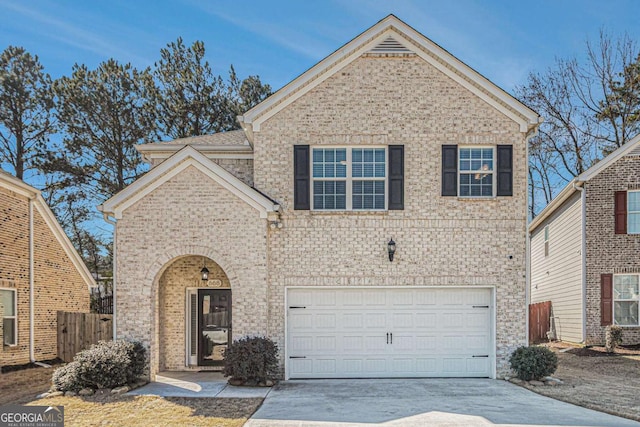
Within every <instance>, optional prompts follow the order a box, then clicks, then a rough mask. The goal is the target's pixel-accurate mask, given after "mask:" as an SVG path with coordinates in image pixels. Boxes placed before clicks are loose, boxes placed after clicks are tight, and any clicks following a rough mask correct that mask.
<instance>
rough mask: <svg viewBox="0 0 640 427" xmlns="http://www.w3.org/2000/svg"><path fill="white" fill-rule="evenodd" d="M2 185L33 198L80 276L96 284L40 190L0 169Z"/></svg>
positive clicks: (89, 285)
mask: <svg viewBox="0 0 640 427" xmlns="http://www.w3.org/2000/svg"><path fill="white" fill-rule="evenodd" d="M0 186H1V187H4V188H6V189H7V190H10V191H13V192H14V193H16V194H19V195H21V196H24V197H27V198H29V199H31V200H33V205H34V206H35V208H36V209H37V210H38V212H39V213H40V216H41V217H42V219H44V221H45V223H46V224H47V226H48V227H49V229H50V230H51V232H52V233H53V235H54V236H55V238H56V240H57V241H58V243H59V244H60V246H61V247H62V249H63V250H64V252H65V254H66V255H67V256H68V257H69V260H70V261H71V263H72V264H73V266H74V267H75V268H76V270H78V273H80V276H81V277H82V278H83V280H84V282H85V283H86V284H87V287H88V288H89V287H92V286H96V282H95V280H94V278H93V276H92V275H91V272H90V271H89V269H88V268H87V266H86V264H85V263H84V261H83V260H82V258H81V257H80V254H78V251H76V248H75V247H74V246H73V244H72V243H71V240H69V237H68V236H67V234H66V233H65V232H64V230H63V229H62V226H61V225H60V223H59V222H58V220H57V219H56V217H55V215H54V214H53V211H51V208H49V206H48V205H47V202H46V201H45V200H44V198H43V197H42V194H41V193H40V190H38V189H36V188H33V187H32V186H30V185H28V184H26V183H25V182H24V181H22V180H20V179H18V178H16V177H14V176H13V175H11V174H9V173H7V172H5V171H3V170H0Z"/></svg>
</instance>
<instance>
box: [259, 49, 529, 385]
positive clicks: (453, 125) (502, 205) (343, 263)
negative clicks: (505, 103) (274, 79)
mask: <svg viewBox="0 0 640 427" xmlns="http://www.w3.org/2000/svg"><path fill="white" fill-rule="evenodd" d="M254 138H255V146H254V179H255V185H256V187H257V188H259V189H260V190H261V191H263V192H264V193H265V194H268V195H269V196H270V197H273V198H274V199H275V200H277V201H278V202H279V203H280V204H281V205H282V207H283V209H284V212H283V223H284V227H283V228H282V229H281V230H275V231H270V234H269V237H270V238H269V240H268V245H269V246H268V253H269V261H270V262H269V275H268V277H269V290H268V295H269V313H270V315H269V335H270V336H271V337H273V338H274V339H275V340H276V342H277V344H278V345H279V346H280V348H283V346H284V332H285V327H284V319H285V311H284V294H285V287H286V286H329V285H332V286H363V285H366V286H396V285H397V286H458V285H460V286H495V287H496V290H497V291H496V304H497V305H496V317H497V321H496V323H497V324H496V328H497V331H496V346H497V353H496V356H497V375H498V377H501V376H504V375H506V374H507V372H508V370H509V369H508V357H509V355H510V353H511V352H512V351H513V350H514V349H515V348H517V347H518V346H520V345H524V344H525V343H526V336H525V331H526V324H525V319H526V307H525V304H524V301H525V256H526V250H525V246H526V242H525V238H526V223H527V209H526V204H527V197H526V191H527V189H526V183H527V177H526V160H527V159H526V142H525V135H524V134H523V133H521V132H520V129H519V125H518V124H516V123H515V122H514V121H512V120H510V119H509V118H507V117H506V116H504V115H502V114H501V113H500V112H498V111H497V110H495V109H494V108H493V107H491V106H489V105H488V104H487V103H485V102H484V101H482V100H481V99H480V98H478V97H477V96H475V95H474V94H472V93H471V92H469V91H468V90H466V89H465V88H463V87H462V86H461V85H459V84H458V83H456V82H455V81H453V80H451V79H450V78H448V77H446V76H445V75H444V74H442V73H441V72H440V71H438V70H436V69H435V68H434V67H432V66H431V65H429V64H428V63H427V62H425V61H424V60H423V59H421V58H419V57H417V56H413V55H404V56H396V57H394V56H375V55H364V56H362V57H360V58H359V59H357V60H355V61H354V62H352V63H351V64H349V65H348V66H346V67H345V68H343V69H342V70H341V71H340V72H338V73H336V74H335V75H333V76H331V77H330V78H328V79H327V80H326V81H324V82H323V83H321V84H320V85H319V86H317V87H316V88H314V89H313V90H312V91H310V92H309V93H307V94H305V95H304V96H302V97H301V98H299V99H297V100H296V101H294V102H293V103H291V104H290V105H289V106H287V107H286V108H284V109H283V110H282V111H280V112H278V113H277V114H275V115H274V116H273V117H271V118H269V119H268V120H266V121H265V122H263V123H262V124H261V129H260V131H259V132H256V133H255V137H254ZM295 144H310V145H338V146H361V145H372V144H376V145H383V146H386V145H390V144H404V149H405V154H404V159H405V167H404V171H405V176H404V182H405V197H404V200H405V205H404V210H399V211H387V212H313V211H294V210H293V145H295ZM443 144H460V145H469V146H479V145H491V146H493V145H496V144H513V165H514V168H513V170H514V175H513V183H514V184H513V194H514V196H513V197H497V198H491V199H483V200H479V199H475V200H473V199H460V198H457V197H441V196H440V186H441V172H442V171H441V146H442V145H443ZM391 237H393V239H394V240H395V241H396V242H397V247H398V250H397V253H396V259H395V260H394V262H393V263H390V262H389V260H388V259H387V253H386V251H387V249H386V244H387V241H388V240H389V238H391ZM510 257H511V258H510ZM281 356H282V355H281Z"/></svg>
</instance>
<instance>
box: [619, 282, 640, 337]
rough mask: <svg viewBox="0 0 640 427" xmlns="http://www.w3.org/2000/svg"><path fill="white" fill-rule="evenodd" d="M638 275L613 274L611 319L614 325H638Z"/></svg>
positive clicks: (639, 299) (639, 324) (639, 317)
mask: <svg viewBox="0 0 640 427" xmlns="http://www.w3.org/2000/svg"><path fill="white" fill-rule="evenodd" d="M639 278H640V275H638V274H616V275H614V276H613V319H614V322H615V324H616V325H621V326H640V321H639V319H640V316H639V315H640V312H639V311H638V304H640V289H639V287H640V285H639Z"/></svg>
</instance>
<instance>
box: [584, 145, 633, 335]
mask: <svg viewBox="0 0 640 427" xmlns="http://www.w3.org/2000/svg"><path fill="white" fill-rule="evenodd" d="M585 188H586V192H587V193H586V235H587V242H586V243H587V260H586V265H587V307H586V309H587V316H586V317H587V319H586V321H587V324H586V327H587V340H586V341H587V344H603V343H604V341H605V327H604V326H601V321H600V314H601V313H600V275H601V274H616V273H627V272H628V273H639V272H640V256H639V254H640V235H638V234H635V235H634V234H615V231H614V225H615V222H614V221H615V220H614V193H615V192H616V191H626V190H629V189H638V188H640V157H638V156H626V157H622V158H620V159H619V160H617V161H616V162H614V163H613V164H611V165H610V166H608V167H607V168H606V169H604V170H603V171H601V172H600V173H599V174H598V175H596V176H595V177H593V178H591V179H590V180H589V181H588V182H587V183H586V184H585ZM623 342H624V344H637V343H640V327H624V331H623Z"/></svg>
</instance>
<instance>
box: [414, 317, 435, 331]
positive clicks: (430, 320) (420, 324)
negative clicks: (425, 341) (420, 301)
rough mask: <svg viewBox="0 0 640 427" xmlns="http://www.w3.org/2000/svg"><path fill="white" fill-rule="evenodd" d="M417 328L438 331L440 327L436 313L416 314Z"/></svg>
mask: <svg viewBox="0 0 640 427" xmlns="http://www.w3.org/2000/svg"><path fill="white" fill-rule="evenodd" d="M415 320H416V327H417V328H419V329H422V330H424V329H436V328H437V327H438V315H437V314H436V313H416V314H415Z"/></svg>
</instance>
